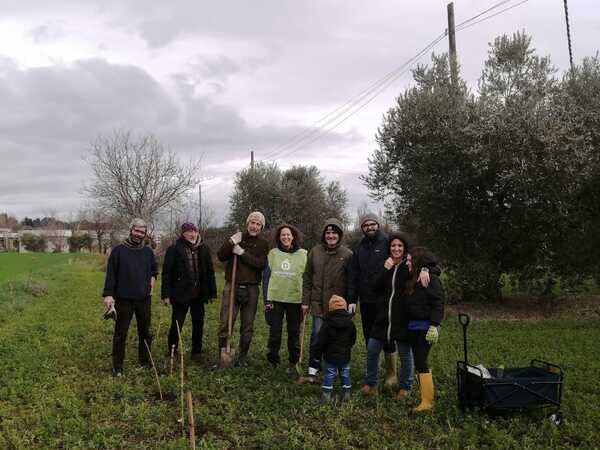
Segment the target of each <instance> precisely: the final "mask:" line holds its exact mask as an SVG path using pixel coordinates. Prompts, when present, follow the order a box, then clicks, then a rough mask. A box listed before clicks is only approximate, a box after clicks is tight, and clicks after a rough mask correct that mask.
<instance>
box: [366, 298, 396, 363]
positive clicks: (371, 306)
mask: <svg viewBox="0 0 600 450" xmlns="http://www.w3.org/2000/svg"><path fill="white" fill-rule="evenodd" d="M376 317H377V303H375V302H369V303H367V302H361V303H360V321H361V323H362V330H363V336H364V337H365V347H367V349H368V348H369V338H370V337H371V330H372V329H373V324H374V323H375V318H376ZM383 351H384V352H385V353H394V352H395V351H396V348H395V347H394V345H393V343H392V344H390V343H388V342H387V341H386V342H385V344H384V347H383Z"/></svg>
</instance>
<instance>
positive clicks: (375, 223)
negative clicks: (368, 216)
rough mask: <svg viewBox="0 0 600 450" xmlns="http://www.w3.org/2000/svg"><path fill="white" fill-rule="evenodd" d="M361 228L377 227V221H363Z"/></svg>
mask: <svg viewBox="0 0 600 450" xmlns="http://www.w3.org/2000/svg"><path fill="white" fill-rule="evenodd" d="M362 228H363V229H365V228H377V222H368V223H363V225H362Z"/></svg>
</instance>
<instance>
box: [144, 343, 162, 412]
mask: <svg viewBox="0 0 600 450" xmlns="http://www.w3.org/2000/svg"><path fill="white" fill-rule="evenodd" d="M144 344H146V350H148V356H149V357H150V364H152V370H153V371H154V378H156V385H157V386H158V395H160V400H161V401H162V399H163V396H162V389H161V388H160V378H158V371H157V370H156V366H155V365H154V358H152V352H151V351H150V346H149V345H148V342H147V341H146V339H144Z"/></svg>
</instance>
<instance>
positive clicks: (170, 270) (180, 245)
mask: <svg viewBox="0 0 600 450" xmlns="http://www.w3.org/2000/svg"><path fill="white" fill-rule="evenodd" d="M186 246H188V244H187V243H186V241H185V240H184V239H183V238H179V239H178V240H177V242H176V243H175V244H174V245H171V246H170V247H169V248H168V249H167V252H166V254H165V261H164V263H163V267H162V283H161V297H162V298H167V297H168V298H170V299H171V301H172V302H175V303H189V302H190V301H191V300H196V299H198V300H200V301H203V302H207V301H208V299H211V298H216V297H217V285H216V282H215V271H214V268H213V263H212V256H211V253H210V249H209V248H208V246H207V245H204V244H203V243H200V244H199V245H198V246H196V247H195V249H194V252H193V254H194V257H195V258H197V262H198V265H197V267H198V278H197V279H196V280H194V279H193V276H192V274H193V269H192V268H191V267H190V266H189V260H188V258H187V256H186Z"/></svg>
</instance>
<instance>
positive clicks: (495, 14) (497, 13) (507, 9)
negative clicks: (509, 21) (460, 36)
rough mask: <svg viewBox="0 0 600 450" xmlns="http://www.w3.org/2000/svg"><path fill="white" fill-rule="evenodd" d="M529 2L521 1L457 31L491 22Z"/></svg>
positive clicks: (457, 28)
mask: <svg viewBox="0 0 600 450" xmlns="http://www.w3.org/2000/svg"><path fill="white" fill-rule="evenodd" d="M528 1H529V0H521V1H520V2H519V3H516V4H514V5H512V6H509V7H508V8H504V9H501V10H500V11H498V12H496V13H494V14H491V15H489V16H487V17H484V18H482V19H479V20H477V21H476V22H473V23H470V24H468V25H464V26H461V27H460V28H459V27H456V31H462V30H466V29H467V28H471V27H473V26H475V25H477V24H479V23H481V22H485V21H486V20H489V19H491V18H493V17H496V16H498V15H500V14H502V13H505V12H506V11H510V10H511V9H513V8H516V7H517V6H520V5H522V4H523V3H527V2H528Z"/></svg>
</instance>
